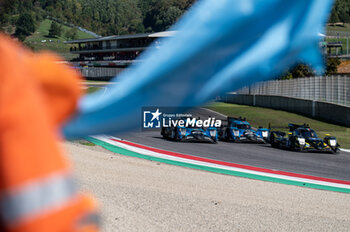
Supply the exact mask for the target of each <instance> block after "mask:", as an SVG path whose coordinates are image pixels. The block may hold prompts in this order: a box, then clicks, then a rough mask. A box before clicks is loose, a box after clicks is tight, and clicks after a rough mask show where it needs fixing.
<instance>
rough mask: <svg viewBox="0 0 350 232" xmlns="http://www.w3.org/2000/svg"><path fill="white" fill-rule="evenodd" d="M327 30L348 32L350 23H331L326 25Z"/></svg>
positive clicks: (349, 31)
mask: <svg viewBox="0 0 350 232" xmlns="http://www.w3.org/2000/svg"><path fill="white" fill-rule="evenodd" d="M326 29H327V31H331V32H333V31H339V32H348V33H350V24H349V23H345V24H344V25H343V24H336V25H334V26H332V25H328V26H327V28H326Z"/></svg>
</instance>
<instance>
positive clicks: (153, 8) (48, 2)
mask: <svg viewBox="0 0 350 232" xmlns="http://www.w3.org/2000/svg"><path fill="white" fill-rule="evenodd" d="M193 2H195V0H55V1H54V0H1V1H0V30H1V28H4V27H6V26H8V25H13V26H17V27H18V26H21V25H20V24H21V23H16V22H18V20H19V17H18V15H20V14H21V15H22V13H26V15H27V16H28V15H31V17H32V19H33V20H34V22H36V23H35V25H36V26H37V25H38V24H39V22H40V21H42V20H43V19H44V18H46V17H47V16H49V17H51V18H55V19H57V20H58V21H59V22H66V23H68V24H74V25H77V26H80V27H83V28H86V29H88V30H90V31H93V32H96V33H97V34H101V35H111V34H132V33H143V32H155V31H163V30H166V29H168V28H169V27H170V26H171V25H172V24H173V23H174V22H176V20H177V19H178V18H179V17H180V16H181V15H182V14H183V12H184V11H185V10H187V9H188V8H189V7H190V6H191V5H192V4H193ZM20 22H22V21H20ZM32 32H33V31H32ZM24 35H25V36H26V33H24ZM72 36H73V37H74V34H73V33H71V34H70V36H69V37H72Z"/></svg>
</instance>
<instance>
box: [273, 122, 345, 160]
mask: <svg viewBox="0 0 350 232" xmlns="http://www.w3.org/2000/svg"><path fill="white" fill-rule="evenodd" d="M288 127H289V132H288V136H286V133H284V132H281V131H271V133H270V143H271V146H272V147H276V148H287V149H291V150H294V151H319V152H330V153H337V152H338V151H339V147H340V146H339V144H338V143H337V139H336V138H335V137H333V136H330V135H329V134H326V137H324V138H323V139H321V138H319V137H318V136H317V134H316V132H315V131H314V130H313V129H311V128H310V127H309V125H307V124H304V125H297V124H293V123H289V124H288Z"/></svg>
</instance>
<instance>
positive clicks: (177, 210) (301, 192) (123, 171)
mask: <svg viewBox="0 0 350 232" xmlns="http://www.w3.org/2000/svg"><path fill="white" fill-rule="evenodd" d="M63 146H64V148H65V150H66V152H67V153H68V158H69V159H70V160H71V161H72V162H73V168H74V172H75V175H76V178H77V181H78V183H79V185H80V188H81V189H82V190H83V191H86V192H89V193H92V194H93V195H94V196H95V197H96V199H97V201H98V202H99V206H100V211H101V218H102V220H101V221H102V229H103V231H152V232H156V231H162V232H163V231H176V232H181V231H191V232H192V231H200V232H206V231H208V232H209V231H210V232H212V231H350V194H346V193H337V192H329V191H323V190H316V189H310V188H302V187H297V186H290V185H284V184H278V183H271V182H265V181H259V180H252V179H246V178H240V177H234V176H228V175H222V174H216V173H210V172H206V171H201V170H193V169H189V168H184V167H177V166H172V165H167V164H163V163H158V162H152V161H148V160H143V159H138V158H133V157H127V156H121V155H118V154H115V153H112V152H109V151H107V150H105V149H103V148H101V147H98V146H86V145H82V144H80V143H78V142H65V143H64V144H63Z"/></svg>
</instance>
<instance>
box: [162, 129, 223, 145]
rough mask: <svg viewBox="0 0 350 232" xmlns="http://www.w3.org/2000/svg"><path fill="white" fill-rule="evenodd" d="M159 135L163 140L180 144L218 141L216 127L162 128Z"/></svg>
mask: <svg viewBox="0 0 350 232" xmlns="http://www.w3.org/2000/svg"><path fill="white" fill-rule="evenodd" d="M160 134H161V135H162V136H163V138H165V139H171V140H175V141H182V142H210V143H216V142H217V141H218V133H217V128H216V127H208V128H204V127H195V126H191V125H189V126H187V127H186V126H169V127H162V130H161V132H160Z"/></svg>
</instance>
